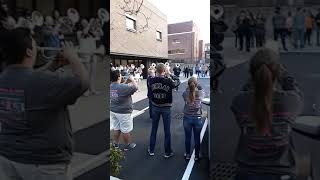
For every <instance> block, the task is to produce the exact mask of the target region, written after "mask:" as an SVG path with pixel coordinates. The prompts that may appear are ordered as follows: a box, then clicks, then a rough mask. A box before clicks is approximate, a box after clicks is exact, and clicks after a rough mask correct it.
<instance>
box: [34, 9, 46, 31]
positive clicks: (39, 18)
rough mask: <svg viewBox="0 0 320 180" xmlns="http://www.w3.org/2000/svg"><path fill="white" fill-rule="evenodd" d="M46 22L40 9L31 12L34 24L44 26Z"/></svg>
mask: <svg viewBox="0 0 320 180" xmlns="http://www.w3.org/2000/svg"><path fill="white" fill-rule="evenodd" d="M43 22H44V18H43V15H42V14H41V13H40V12H39V11H33V12H32V14H31V23H32V26H33V27H34V26H42V25H43Z"/></svg>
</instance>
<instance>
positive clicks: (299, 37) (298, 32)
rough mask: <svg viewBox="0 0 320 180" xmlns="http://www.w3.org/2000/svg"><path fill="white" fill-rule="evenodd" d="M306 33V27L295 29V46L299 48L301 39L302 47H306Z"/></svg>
mask: <svg viewBox="0 0 320 180" xmlns="http://www.w3.org/2000/svg"><path fill="white" fill-rule="evenodd" d="M304 35H305V30H304V29H295V32H294V46H295V48H298V42H299V41H300V48H303V47H304Z"/></svg>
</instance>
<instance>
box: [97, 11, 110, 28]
mask: <svg viewBox="0 0 320 180" xmlns="http://www.w3.org/2000/svg"><path fill="white" fill-rule="evenodd" d="M98 17H99V19H100V20H101V22H102V24H103V23H104V22H107V21H109V19H110V14H109V13H108V11H107V10H106V9H104V8H100V9H99V10H98Z"/></svg>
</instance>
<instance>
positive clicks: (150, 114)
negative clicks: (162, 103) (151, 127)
mask: <svg viewBox="0 0 320 180" xmlns="http://www.w3.org/2000/svg"><path fill="white" fill-rule="evenodd" d="M152 106H153V105H152V101H151V100H150V99H149V117H150V119H152Z"/></svg>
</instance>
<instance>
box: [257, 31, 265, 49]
mask: <svg viewBox="0 0 320 180" xmlns="http://www.w3.org/2000/svg"><path fill="white" fill-rule="evenodd" d="M264 43H265V34H264V33H260V32H259V33H256V45H257V47H262V46H263V45H264Z"/></svg>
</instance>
